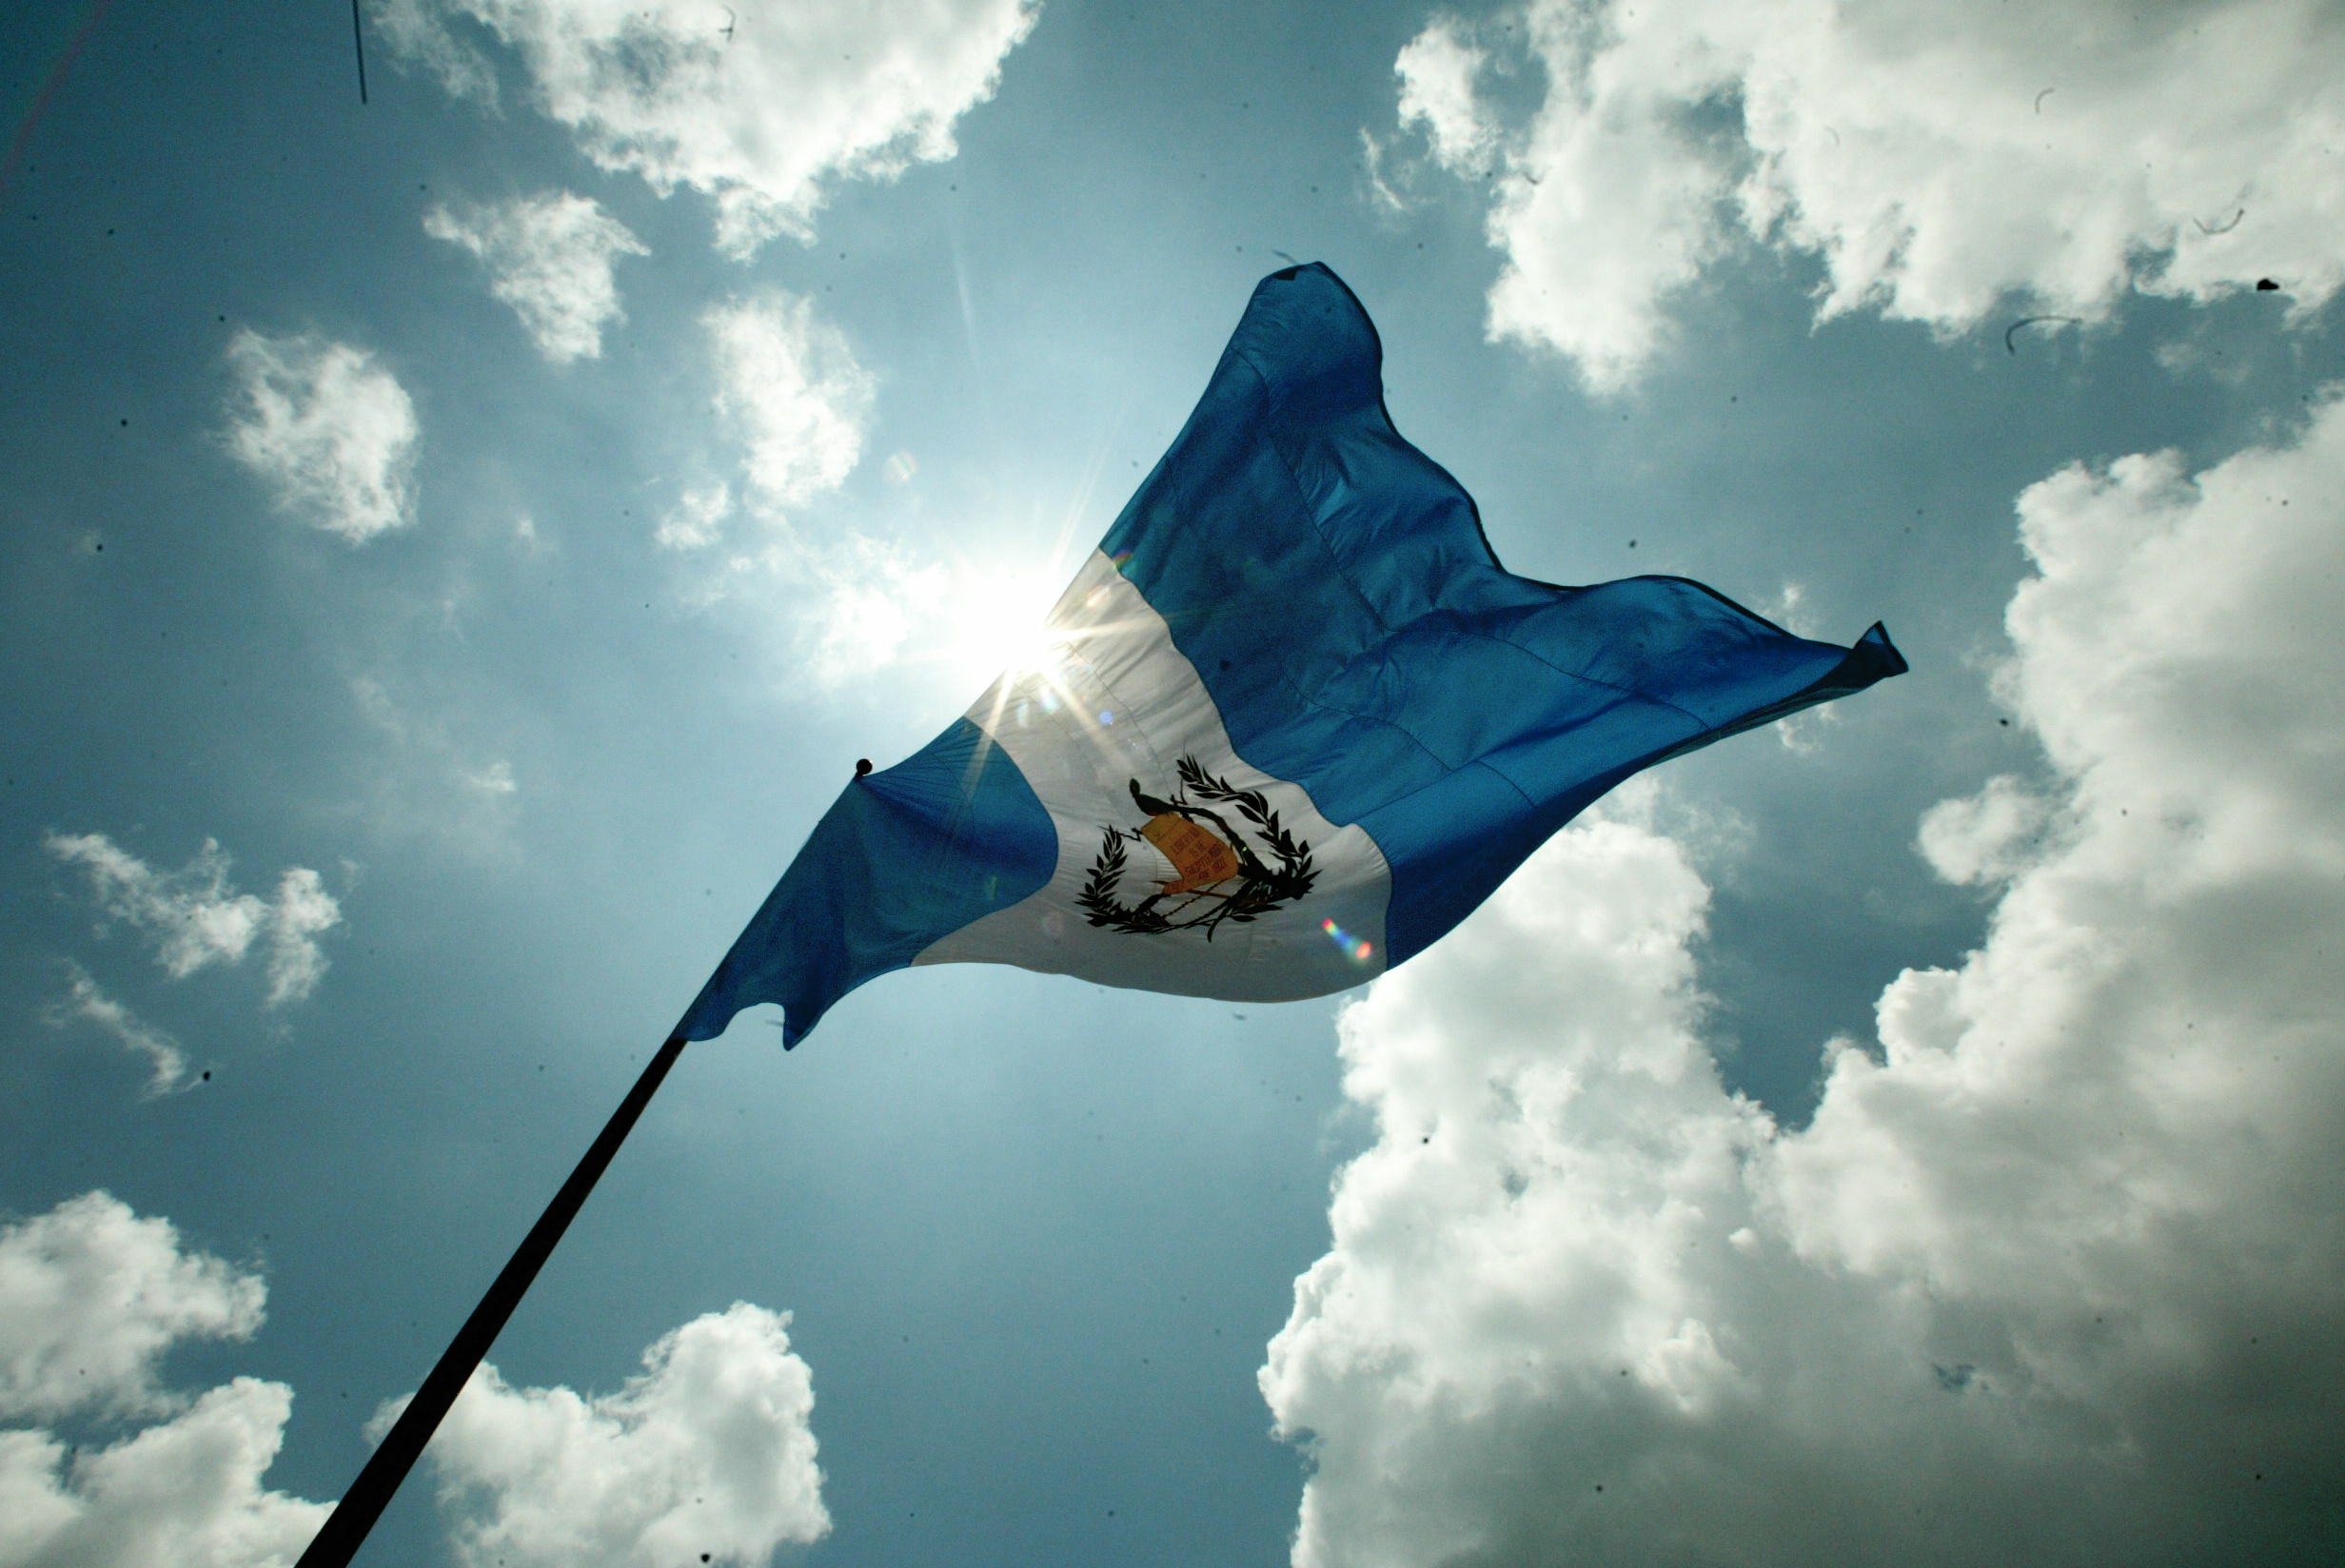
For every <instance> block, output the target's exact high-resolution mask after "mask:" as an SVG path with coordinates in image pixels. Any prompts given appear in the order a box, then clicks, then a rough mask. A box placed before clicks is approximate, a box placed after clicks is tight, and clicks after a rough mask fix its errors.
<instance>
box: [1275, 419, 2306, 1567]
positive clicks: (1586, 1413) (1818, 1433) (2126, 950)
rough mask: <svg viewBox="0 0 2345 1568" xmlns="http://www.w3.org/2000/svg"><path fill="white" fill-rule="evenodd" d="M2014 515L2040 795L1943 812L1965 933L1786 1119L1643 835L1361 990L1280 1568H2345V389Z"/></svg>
mask: <svg viewBox="0 0 2345 1568" xmlns="http://www.w3.org/2000/svg"><path fill="white" fill-rule="evenodd" d="M2020 518H2021V526H2022V534H2023V539H2024V541H2025V543H2026V546H2027V549H2028V552H2029V554H2030V556H2031V557H2032V558H2033V559H2034V561H2035V568H2036V569H2035V575H2034V576H2033V577H2032V578H2030V579H2029V580H2028V581H2027V582H2026V583H2025V584H2023V585H2022V587H2021V588H2020V590H2019V592H2018V593H2017V595H2016V596H2015V598H2014V599H2013V601H2012V605H2011V609H2010V615H2009V629H2010V632H2011V637H2012V642H2013V648H2014V652H2013V654H2012V656H2011V658H2010V660H2009V663H2008V665H2007V667H2006V668H2005V670H2004V671H2003V674H2002V677H2001V679H2002V690H2003V691H2004V693H2005V694H2006V696H2007V697H2008V700H2009V701H2010V702H2011V703H2012V705H2013V707H2014V710H2015V712H2016V713H2017V715H2019V716H2020V719H2021V720H2022V721H2024V722H2025V723H2027V724H2028V725H2030V726H2032V727H2033V729H2034V730H2035V732H2036V733H2037V735H2039V736H2040V738H2041V740H2042V743H2043V745H2044V748H2045V750H2046V753H2047V754H2048V755H2049V758H2050V761H2051V763H2052V766H2053V769H2054V772H2055V776H2054V778H2053V780H2052V781H2051V783H2050V784H2049V785H2048V786H2047V787H2046V788H2045V790H2043V791H2042V792H2041V801H2040V804H2029V803H2027V802H2028V801H2029V800H2030V799H2031V798H2032V797H2029V796H2026V795H2023V794H2021V793H2020V791H2018V790H2017V788H2016V787H2015V786H2013V785H2011V784H2010V783H2008V782H2007V781H2001V780H1998V781H1993V782H1990V783H1989V784H1988V785H1987V786H1986V788H1985V790H1984V791H1983V792H1982V794H1980V797H1979V798H1978V800H1977V801H1976V802H1973V803H1971V804H1969V805H1967V806H1962V807H1958V808H1941V810H1939V811H1937V812H1934V813H1931V816H1930V818H1929V822H1930V824H1931V826H1930V827H1929V828H1928V829H1927V830H1925V832H1926V834H1927V836H1928V837H1929V838H1930V839H1931V841H1932V842H1931V853H1933V855H1934V856H1935V857H1937V858H1938V860H1939V862H1940V864H1941V868H1942V869H1944V870H1945V871H1947V872H1949V873H1950V874H1955V875H1959V876H1963V877H1969V878H1988V879H1992V880H1996V881H2000V883H2001V884H2002V892H2001V894H2000V901H1999V903H1998V905H1997V907H1996V909H1995V911H1994V916H1993V920H1992V924H1991V926H1990V930H1989V934H1988V937H1987V940H1986V942H1985V944H1984V946H1983V947H1982V948H1981V949H1980V951H1978V952H1976V953H1973V954H1971V955H1970V956H1969V957H1968V958H1967V959H1966V960H1965V961H1964V962H1963V963H1962V964H1961V966H1960V967H1959V968H1957V969H1955V970H1909V971H1907V972H1906V973H1904V974H1903V975H1902V976H1900V977H1899V978H1898V979H1897V981H1896V982H1895V983H1894V984H1892V985H1891V986H1890V987H1889V988H1888V989H1887V990H1886V991H1885V992H1884V993H1883V995H1882V1002H1881V1007H1880V1016H1879V1028H1878V1039H1877V1040H1876V1041H1875V1042H1873V1043H1872V1044H1871V1045H1870V1046H1868V1047H1865V1048H1859V1047H1858V1046H1856V1045H1854V1044H1853V1043H1849V1042H1840V1043H1837V1044H1836V1046H1835V1048H1834V1050H1833V1052H1832V1055H1831V1066H1830V1070H1829V1076H1828V1078H1827V1081H1826V1084H1825V1088H1824V1091H1823V1100H1822V1105H1821V1107H1820V1108H1819V1110H1818V1112H1817V1114H1816V1116H1815V1119H1814V1121H1813V1123H1812V1124H1811V1125H1810V1126H1809V1127H1806V1128H1804V1129H1800V1130H1785V1129H1782V1128H1779V1127H1776V1126H1775V1125H1774V1124H1773V1122H1772V1121H1771V1120H1770V1119H1769V1118H1768V1117H1767V1116H1766V1114H1765V1113H1764V1111H1763V1110H1762V1109H1760V1108H1759V1107H1756V1106H1754V1105H1752V1104H1750V1103H1748V1102H1746V1101H1744V1100H1742V1099H1740V1098H1738V1097H1735V1096H1732V1095H1729V1094H1727V1093H1726V1092H1725V1091H1724V1089H1723V1088H1721V1086H1720V1084H1719V1081H1718V1078H1717V1074H1716V1071H1715V1069H1714V1068H1713V1065H1712V1063H1711V1060H1710V1057H1709V1054H1708V1052H1707V1050H1706V1049H1705V1046H1704V1043H1703V1041H1702V1038H1701V1034H1700V1026H1701V1022H1702V1015H1703V1002H1702V998H1701V996H1700V994H1699V992H1698V990H1696V987H1695V982H1694V968H1693V961H1692V958H1691V944H1692V942H1693V941H1694V938H1695V937H1696V935H1697V934H1698V932H1699V931H1700V929H1701V923H1702V911H1703V907H1704V904H1705V897H1706V892H1705V889H1704V887H1703V886H1702V883H1701V881H1700V879H1699V878H1698V877H1697V876H1696V875H1695V873H1694V872H1692V870H1691V869H1690V867H1689V866H1688V864H1687V862H1686V859H1685V855H1684V853H1682V851H1680V849H1679V848H1678V847H1677V846H1676V845H1674V844H1672V843H1671V842H1670V841H1669V840H1667V839H1665V838H1663V837H1660V836H1659V835H1657V834H1655V833H1651V832H1649V831H1648V830H1646V829H1645V828H1642V827H1639V826H1637V825H1634V824H1632V823H1628V822H1624V821H1620V820H1612V821H1597V822H1594V823H1590V824H1587V825H1584V826H1580V827H1575V828H1573V829H1571V830H1569V831H1567V833H1563V834H1561V835H1559V836H1558V838H1557V839H1556V840H1555V841H1554V842H1552V843H1551V844H1550V845H1548V846H1547V849H1545V850H1543V851H1542V852H1541V853H1540V854H1539V855H1537V856H1535V857H1534V858H1533V859H1532V861H1531V862H1530V863H1529V864H1527V866H1526V867H1525V868H1524V869H1523V870H1522V871H1521V872H1518V873H1517V875H1516V876H1515V877H1514V878H1513V879H1512V880H1511V881H1510V882H1509V883H1508V885H1507V887H1506V888H1505V889H1503V890H1502V891H1501V892H1500V894H1499V895H1498V897H1497V898H1495V899H1494V900H1492V902H1491V903H1490V905H1489V906H1488V907H1487V908H1486V909H1485V910H1483V911H1479V912H1478V913H1477V914H1475V915H1474V916H1473V917H1472V919H1470V920H1469V921H1468V922H1467V924H1466V925H1464V926H1462V927H1461V928H1460V929H1459V931H1458V932H1457V933H1456V934H1455V935H1454V936H1452V937H1451V938H1450V939H1448V941H1446V942H1444V943H1443V944H1441V945H1440V946H1439V947H1438V948H1437V949H1436V950H1435V951H1431V952H1429V953H1428V954H1426V955H1424V956H1423V957H1421V958H1419V959H1418V960H1416V961H1414V962H1412V963H1411V964H1409V966H1407V967H1405V968H1403V969H1402V970H1397V971H1396V972H1395V973H1393V974H1392V975H1391V976H1389V977H1388V978H1386V979H1385V980H1383V981H1380V982H1379V983H1378V984H1377V985H1376V987H1375V988H1374V989H1373V990H1371V991H1370V994H1369V995H1368V997H1367V998H1366V999H1365V1000H1363V1001H1362V1002H1359V1003H1357V1004H1354V1005H1353V1006H1352V1007H1350V1008H1349V1009H1347V1010H1346V1012H1345V1014H1344V1017H1343V1025H1342V1033H1343V1051H1344V1057H1345V1062H1346V1066H1347V1080H1346V1083H1347V1090H1348V1092H1349V1093H1350V1095H1351V1096H1352V1097H1353V1098H1355V1099H1356V1100H1358V1101H1360V1102H1361V1103H1363V1104H1364V1105H1366V1106H1368V1107H1370V1108H1371V1109H1372V1111H1373V1112H1374V1115H1375V1117H1376V1125H1377V1134H1378V1136H1377V1142H1376V1144H1375V1146H1374V1147H1372V1148H1371V1149H1370V1151H1369V1152H1368V1153H1366V1154H1365V1155H1363V1156H1362V1157H1361V1158H1360V1159H1358V1160H1357V1161H1355V1162H1354V1163H1353V1164H1352V1165H1351V1166H1349V1167H1347V1168H1346V1170H1345V1171H1344V1172H1343V1173H1342V1175H1341V1177H1340V1179H1339V1183H1338V1186H1337V1190H1336V1195H1335V1198H1334V1202H1333V1206H1332V1210H1331V1215H1330V1218H1331V1222H1332V1228H1333V1243H1332V1245H1331V1247H1330V1251H1329V1253H1328V1255H1327V1256H1326V1257H1325V1258H1323V1259H1321V1260H1320V1262H1319V1263H1318V1264H1315V1265H1314V1266H1313V1267H1312V1269H1311V1270H1310V1273H1309V1274H1308V1275H1306V1276H1305V1277H1304V1279H1303V1280H1302V1281H1300V1282H1298V1284H1297V1289H1296V1304H1295V1311H1294V1315H1293V1317H1292V1319H1291V1321H1290V1323H1289V1324H1288V1326H1287V1328H1286V1329H1285V1330H1284V1331H1283V1332H1282V1333H1281V1334H1280V1336H1279V1337H1278V1339H1277V1340H1276V1341H1275V1342H1274V1343H1272V1345H1271V1355H1270V1359H1269V1364H1268V1365H1267V1366H1266V1367H1265V1368H1264V1371H1263V1374H1262V1382H1263V1389H1264V1393H1265V1395H1266V1397H1267V1398H1268V1400H1269V1401H1270V1403H1271V1409H1272V1411H1273V1412H1274V1414H1275V1416H1276V1418H1277V1420H1278V1421H1279V1423H1280V1426H1281V1428H1282V1429H1283V1430H1285V1431H1286V1432H1288V1433H1289V1434H1290V1435H1292V1436H1295V1437H1297V1438H1299V1439H1303V1440H1305V1441H1308V1443H1309V1446H1310V1452H1311V1454H1312V1456H1313V1458H1314V1460H1315V1465H1316V1467H1315V1471H1314V1474H1313V1476H1312V1479H1311V1480H1310V1483H1309V1485H1308V1487H1307V1490H1306V1493H1305V1498H1304V1503H1303V1510H1302V1524H1301V1534H1300V1536H1299V1538H1298V1540H1297V1543H1296V1547H1295V1554H1294V1555H1295V1560H1296V1562H1297V1563H1298V1564H1305V1565H1318V1564H1331V1563H1339V1562H1340V1563H1344V1564H1348V1565H1356V1568H1376V1565H1382V1564H1402V1563H1411V1564H1416V1563H1432V1562H1477V1563H1491V1564H1500V1563H1509V1564H1511V1563H1547V1562H1554V1563H1562V1562H1567V1561H1637V1562H1645V1563H1653V1564H1657V1565H1667V1564H1675V1563H1689V1564H1690V1563H1719V1562H1736V1563H1744V1564H1768V1563H1810V1562H1818V1561H1831V1562H1851V1563H1864V1562H1904V1561H1918V1560H1921V1561H1932V1562H1944V1563H1954V1564H1960V1563H1979V1564H2000V1563H2008V1562H2015V1561H2088V1560H2107V1561H2125V1562H2129V1563H2140V1564H2155V1563H2174V1564H2181V1563H2199V1562H2209V1561H2258V1562H2266V1561H2288V1560H2302V1561H2314V1560H2326V1559H2327V1558H2331V1557H2334V1556H2335V1551H2336V1549H2337V1547H2338V1545H2339V1538H2338V1533H2337V1531H2338V1526H2337V1523H2336V1519H2335V1510H2334V1508H2333V1507H2332V1506H2331V1504H2330V1499H2333V1498H2334V1496H2335V1491H2336V1488H2337V1487H2338V1486H2339V1485H2340V1484H2341V1483H2345V1462H2341V1461H2340V1460H2338V1458H2337V1457H2336V1450H2335V1442H2334V1433H2333V1427H2334V1413H2335V1409H2336V1408H2337V1407H2338V1405H2339V1402H2340V1401H2341V1400H2345V1373H2341V1372H2340V1371H2339V1367H2340V1366H2345V1310H2341V1309H2340V1305H2339V1298H2338V1295H2337V1290H2336V1281H2337V1280H2339V1279H2340V1278H2345V1218H2341V1216H2345V1170H2341V1169H2340V1166H2339V1165H2338V1163H2337V1161H2336V1159H2335V1128H2336V1127H2337V1126H2338V1125H2339V1124H2340V1121H2345V1049H2340V1046H2341V1045H2345V970H2340V968H2339V966H2338V965H2337V964H2336V962H2335V954H2334V952H2333V951H2330V950H2331V948H2332V946H2333V944H2334V942H2335V933H2336V932H2337V931H2339V930H2345V876H2341V875H2340V872H2345V794H2340V792H2339V791H2338V790H2337V789H2336V787H2335V770H2336V758H2337V756H2338V753H2339V740H2338V737H2339V736H2340V735H2345V638H2340V637H2339V635H2338V632H2337V630H2336V628H2337V627H2338V626H2339V625H2340V624H2345V405H2338V404H2331V405H2330V406H2328V407H2327V408H2325V409H2324V410H2322V411H2321V412H2320V413H2319V414H2318V415H2317V417H2316V419H2315V422H2314V424H2313V425H2312V427H2311V428H2310V430H2309V432H2308V434H2307V435H2306V436H2305V438H2304V439H2303V441H2301V442H2300V443H2299V444H2297V445H2296V446H2292V447H2286V448H2277V449H2259V450H2253V451H2249V452H2245V453H2242V454H2240V455H2239V456H2237V457H2235V458H2233V459H2231V460H2230V461H2226V462H2224V463H2221V464H2219V465H2218V466H2217V467H2215V468H2213V469H2211V470H2209V471H2207V472H2205V473H2202V474H2198V475H2197V476H2186V475H2185V473H2184V471H2183V470H2182V468H2181V466H2180V465H2179V463H2178V462H2177V461H2175V460H2174V459H2173V458H2171V457H2166V456H2160V457H2136V458H2128V459H2125V460H2122V461H2118V462H2117V463H2115V464H2112V465H2111V466H2110V467H2109V468H2108V469H2107V470H2105V471H2091V470H2087V469H2083V468H2077V469H2071V470H2069V471H2067V472H2064V473H2061V474H2059V475H2056V476H2055V477H2053V478H2052V479H2049V480H2045V481H2043V482H2042V483H2040V484H2039V485H2037V486H2035V487H2033V488H2032V489H2030V490H2029V491H2028V492H2027V494H2026V495H2025V496H2024V497H2023V498H2022V499H2021V501H2020ZM2039 830H2041V831H2039ZM1599 1487H1601V1488H1602V1490H1601V1491H1600V1490H1598V1488H1599Z"/></svg>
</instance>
